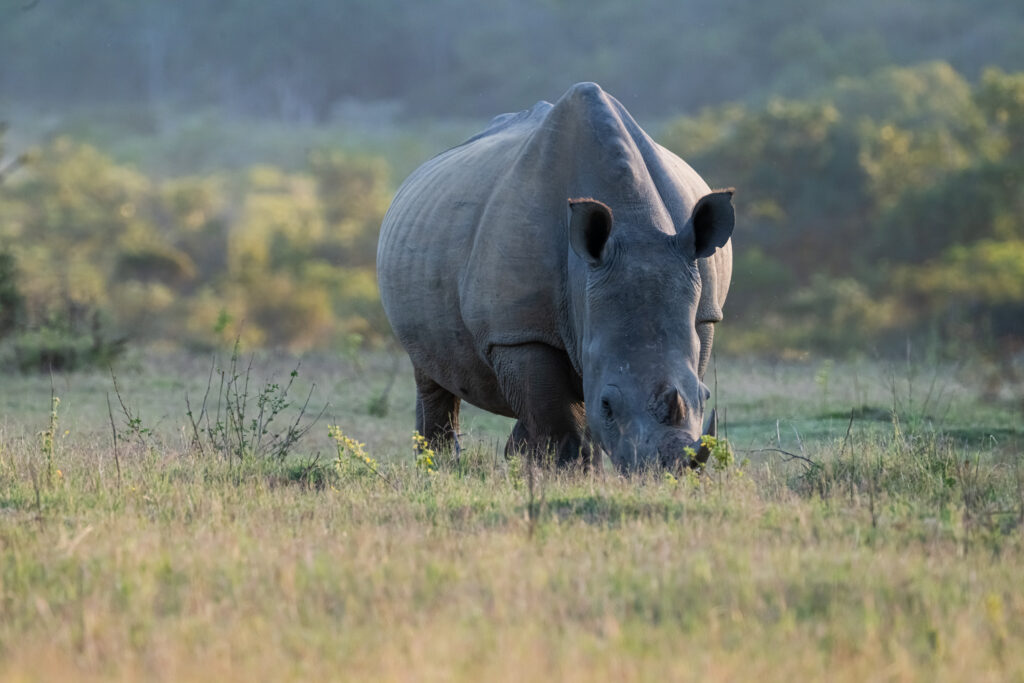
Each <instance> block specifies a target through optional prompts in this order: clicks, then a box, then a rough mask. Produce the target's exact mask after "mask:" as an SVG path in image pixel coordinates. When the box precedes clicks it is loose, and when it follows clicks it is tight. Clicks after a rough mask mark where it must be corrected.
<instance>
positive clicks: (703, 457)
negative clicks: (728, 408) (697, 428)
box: [694, 408, 718, 465]
mask: <svg viewBox="0 0 1024 683" xmlns="http://www.w3.org/2000/svg"><path fill="white" fill-rule="evenodd" d="M704 435H705V436H713V437H715V436H718V414H717V413H716V412H715V409H714V408H712V409H711V415H710V416H709V417H708V426H707V427H705V429H704ZM701 441H703V439H701ZM710 457H711V449H710V448H708V447H707V446H706V445H704V444H703V443H701V444H700V447H699V448H698V449H697V455H696V457H695V458H694V460H695V461H696V463H697V464H698V465H703V464H704V463H706V462H707V461H708V458H710Z"/></svg>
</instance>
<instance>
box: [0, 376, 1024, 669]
mask: <svg viewBox="0 0 1024 683" xmlns="http://www.w3.org/2000/svg"><path fill="white" fill-rule="evenodd" d="M138 360H139V362H138V368H137V369H136V370H134V371H132V370H131V369H130V368H122V369H120V370H119V371H118V384H119V387H120V390H121V393H122V396H123V397H124V398H125V401H126V405H127V406H128V407H129V411H130V412H131V414H132V415H133V416H139V419H140V420H141V421H142V423H143V424H144V425H145V427H143V428H145V429H151V432H148V433H147V434H145V435H144V436H145V438H134V437H132V438H126V439H124V440H122V441H121V442H120V458H119V467H120V470H121V474H120V477H118V475H117V473H116V469H117V467H116V464H115V459H114V455H113V449H112V440H111V427H110V421H109V418H108V414H107V406H106V402H105V394H106V393H107V392H111V393H112V387H111V381H110V378H109V376H104V375H102V374H96V375H70V376H66V377H56V378H55V379H54V391H55V393H56V395H57V396H59V397H60V398H61V402H60V404H59V406H58V408H57V411H58V415H57V418H56V427H55V428H53V429H51V424H52V423H51V414H50V413H51V410H50V408H51V401H50V379H49V378H34V377H32V378H26V377H4V378H3V380H2V381H3V382H4V387H5V390H4V392H3V397H2V398H0V406H2V407H0V410H2V411H3V412H2V414H3V417H2V418H0V678H2V679H4V680H54V679H59V678H63V677H69V678H73V679H76V680H88V679H103V680H107V679H112V678H116V679H158V680H179V679H218V680H234V679H281V678H285V679H297V678H301V679H311V678H329V679H338V678H345V679H366V678H368V679H372V680H393V679H403V680H407V679H417V680H442V679H443V680H450V679H460V680H483V679H487V680H522V679H531V678H532V679H541V680H547V679H553V678H558V679H567V680H594V679H609V678H612V677H616V678H627V679H654V678H665V677H668V678H671V679H680V680H697V679H709V678H710V679H713V680H750V679H755V678H756V679H759V680H765V681H768V680H787V679H789V680H792V679H824V678H826V677H827V678H829V679H830V680H857V681H860V680H865V679H872V680H972V681H985V680H992V681H1003V680H1024V655H1021V652H1024V593H1022V591H1021V590H1020V586H1021V585H1024V569H1022V568H1024V519H1022V515H1024V488H1022V487H1024V471H1022V470H1024V465H1022V464H1021V462H1020V454H1021V448H1020V441H1021V436H1022V435H1021V432H1020V431H1019V428H1018V427H1016V426H1015V425H1017V424H1019V420H1020V414H1019V412H1015V411H1016V410H1018V408H1017V407H1016V406H1014V405H1013V404H1010V403H1006V404H1001V405H981V404H980V403H979V402H978V400H977V399H976V398H975V396H976V395H977V394H976V393H974V392H975V391H976V389H974V388H973V386H972V384H971V381H970V372H969V371H968V372H963V371H961V372H960V373H953V372H952V371H949V372H948V373H947V372H946V370H942V372H943V375H942V376H941V377H940V379H939V381H937V382H936V384H941V386H942V388H943V398H942V399H941V401H936V402H934V404H933V405H932V406H926V405H925V403H926V402H925V401H924V392H922V393H921V395H920V396H919V397H917V398H914V399H913V400H910V399H911V397H912V396H914V394H913V392H914V391H915V390H914V389H913V388H912V385H913V384H914V383H913V382H910V381H908V380H907V379H906V376H899V375H896V374H895V373H894V372H893V371H892V369H891V368H889V367H888V366H886V365H885V364H881V363H861V364H836V365H834V366H832V367H830V369H829V372H830V373H831V377H830V380H829V383H828V395H827V397H826V396H824V395H823V392H822V388H821V384H822V383H821V382H816V381H815V375H816V373H819V371H820V368H819V367H817V366H816V365H814V364H804V365H795V364H794V365H774V366H773V365H771V364H767V363H758V362H753V361H745V362H740V361H735V362H731V363H725V362H724V361H723V362H721V363H720V365H721V367H720V368H719V373H718V375H719V376H718V392H719V394H718V401H719V405H722V406H723V407H728V415H727V418H728V430H729V431H730V439H731V441H732V443H733V445H734V448H735V450H736V451H737V456H738V457H737V460H738V461H739V464H738V465H735V466H732V467H729V468H726V469H724V470H720V471H709V472H707V473H705V474H704V475H703V476H701V477H699V478H696V477H682V478H679V479H678V480H674V479H670V478H667V477H664V476H653V475H652V476H648V477H646V478H640V479H633V480H623V479H620V478H619V477H617V476H614V475H613V474H611V473H610V472H609V473H606V474H605V475H604V476H583V475H579V474H572V473H569V474H557V473H551V472H540V471H534V470H531V469H530V468H529V467H527V466H526V465H525V464H524V463H522V462H519V461H512V462H510V463H506V462H505V461H504V459H503V458H502V457H500V455H499V453H500V448H499V447H496V444H498V442H499V441H501V440H502V439H503V437H504V435H505V433H506V432H505V430H506V429H507V426H508V425H507V422H506V421H504V420H499V419H497V418H493V417H492V416H487V415H485V414H482V413H478V412H475V411H473V410H471V409H467V410H466V411H465V412H466V414H465V423H464V426H463V430H464V431H465V432H467V436H466V437H464V441H465V443H466V448H465V450H464V451H463V453H462V454H461V457H460V459H459V461H458V463H455V462H453V461H452V459H451V457H450V456H448V457H447V458H446V457H445V456H444V455H443V454H439V456H438V460H439V461H440V462H439V463H438V465H439V467H438V471H436V472H428V471H426V469H425V468H417V467H416V465H415V457H416V456H415V454H414V452H413V450H412V441H411V435H412V394H411V380H410V379H409V378H408V376H407V375H408V373H407V372H406V368H405V367H404V366H402V368H403V370H402V372H401V374H400V375H399V377H398V378H397V380H396V382H395V386H394V389H393V391H392V392H391V393H390V394H389V397H390V400H389V401H388V404H389V409H388V410H387V411H385V412H386V414H385V415H381V414H380V412H379V405H378V409H375V410H374V411H371V409H370V406H371V404H372V403H373V401H374V399H375V398H379V394H380V392H381V391H382V389H383V388H384V387H385V386H387V384H388V381H389V372H390V368H391V366H392V362H391V360H390V359H388V358H386V357H383V356H368V357H366V358H362V359H350V360H349V361H344V362H342V361H338V360H336V359H329V358H322V359H317V358H309V359H305V360H304V361H303V364H302V366H301V369H300V371H299V375H298V377H297V378H295V387H294V388H293V392H294V395H295V396H301V397H303V399H304V397H305V396H306V392H307V391H308V390H309V389H310V388H311V385H312V384H313V383H314V382H315V383H316V385H317V389H316V391H314V394H313V398H312V399H311V401H310V405H309V407H308V408H307V412H311V413H312V414H314V415H315V414H316V413H317V412H319V411H320V410H321V409H323V408H324V407H325V404H326V403H327V402H328V400H329V401H330V405H328V406H326V412H325V415H324V418H323V420H322V422H321V423H320V424H318V425H317V427H315V428H314V429H313V431H311V432H310V433H309V434H308V435H307V437H305V438H304V439H303V440H302V441H301V442H300V444H299V445H298V451H297V452H296V453H295V455H294V456H293V458H292V459H291V460H290V461H288V462H286V463H277V462H275V461H274V459H272V458H266V459H257V458H250V459H243V460H242V462H241V463H239V462H238V461H237V460H231V461H229V460H227V459H225V458H222V457H215V456H213V455H211V454H209V453H207V454H206V455H205V456H204V455H200V452H199V451H198V450H197V449H195V448H192V447H190V440H189V431H190V429H191V428H190V427H188V420H187V417H186V416H185V399H184V396H185V394H186V393H188V394H189V395H190V396H192V397H193V398H194V397H195V396H196V395H200V396H201V395H202V394H201V392H202V390H203V389H204V387H205V385H206V382H207V377H208V372H209V359H202V358H199V359H195V358H188V357H173V356H172V357H150V356H146V357H140V358H139V359H138ZM294 365H295V364H294V362H293V361H292V360H291V359H285V358H278V357H273V356H266V357H261V358H259V359H258V360H257V362H256V363H255V364H254V372H257V373H263V375H265V376H266V377H264V376H263V375H261V376H260V377H258V378H255V379H254V383H253V385H254V386H257V387H261V386H264V379H273V376H274V375H275V373H280V377H277V379H283V380H284V381H285V382H286V381H287V380H288V379H289V371H290V370H291V369H292V368H293V367H294ZM936 372H938V371H936ZM819 374H820V373H819ZM709 384H712V382H709ZM927 384H928V382H926V383H925V388H927ZM894 387H895V390H894ZM934 393H935V392H933V395H934ZM894 396H895V399H894ZM887 401H888V402H887ZM894 404H895V405H897V407H898V410H897V411H896V418H895V419H894V418H893V411H892V406H893V405H894ZM911 405H914V406H916V408H913V409H912V408H911V407H910V406H911ZM114 406H115V411H114V416H115V422H116V429H118V430H120V431H122V432H124V433H125V434H127V435H128V436H129V437H131V430H130V429H128V427H129V425H126V424H125V423H126V421H127V420H126V417H125V416H124V415H121V414H120V413H119V412H118V410H117V403H116V399H115V402H114ZM862 406H869V407H871V408H872V410H867V411H864V410H861V409H860V408H861V407H862ZM887 407H888V415H889V418H888V420H884V419H882V418H881V417H880V416H878V415H877V414H876V413H875V412H872V411H873V410H876V409H880V410H885V409H886V408H887ZM371 412H374V415H371V414H370V413H371ZM851 412H853V414H854V418H853V420H852V421H851V419H850V414H851ZM375 415H376V416H375ZM328 425H338V426H339V427H340V428H341V429H343V430H344V433H345V434H346V435H349V436H351V437H354V438H356V439H358V440H360V441H365V442H366V443H367V446H366V451H367V453H368V455H369V456H370V457H372V458H373V459H374V460H375V461H376V463H379V464H377V465H376V466H377V467H378V468H379V469H380V473H381V474H383V475H384V476H377V474H375V473H373V472H370V471H369V470H368V469H367V468H365V467H361V466H360V465H359V463H358V462H356V461H355V460H354V459H353V458H347V459H345V460H343V461H342V462H340V463H336V455H337V449H336V444H335V442H334V441H332V440H331V439H330V438H328V436H327V431H328ZM958 430H959V431H958ZM963 430H967V432H968V433H967V434H966V436H965V435H963V434H961V433H960V431H963ZM47 431H52V433H53V434H55V435H56V438H55V439H54V442H53V445H52V459H53V466H54V468H55V472H54V477H53V482H52V483H47V482H46V481H45V471H46V466H47V465H46V458H47V453H46V452H44V448H43V440H42V439H43V433H44V432H47ZM847 434H848V435H847ZM502 444H503V441H501V443H500V444H498V445H502ZM770 449H775V450H770ZM779 451H785V452H786V453H790V454H792V455H785V454H783V453H779ZM793 456H800V457H799V458H797V457H793ZM801 458H803V459H801Z"/></svg>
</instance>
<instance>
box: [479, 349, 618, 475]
mask: <svg viewBox="0 0 1024 683" xmlns="http://www.w3.org/2000/svg"><path fill="white" fill-rule="evenodd" d="M491 363H492V365H493V367H494V369H495V373H496V374H497V376H498V384H499V385H500V386H501V390H502V393H503V394H504V396H505V400H506V402H507V403H508V405H509V406H510V407H511V408H512V412H513V413H515V415H516V417H517V418H518V420H517V421H516V424H515V426H514V427H513V429H512V434H511V435H510V436H509V439H508V443H507V444H506V446H505V455H506V456H508V455H511V454H512V453H515V452H522V453H526V454H527V455H528V456H529V457H532V458H536V459H539V460H542V459H544V458H546V457H547V456H549V455H553V456H554V460H555V463H556V464H557V465H558V466H559V467H572V466H583V467H584V468H589V467H591V466H592V465H593V463H592V462H591V460H592V457H591V447H590V443H589V440H588V439H587V436H586V435H587V427H586V412H585V411H584V408H583V396H582V394H583V391H582V387H581V386H580V381H579V378H578V377H576V375H575V372H574V371H573V369H572V365H571V364H570V362H569V359H568V358H567V357H566V355H565V352H563V351H560V350H558V349H555V348H553V347H550V346H548V345H546V344H523V345H519V346H495V347H493V348H492V350H491ZM599 466H600V461H598V467H599Z"/></svg>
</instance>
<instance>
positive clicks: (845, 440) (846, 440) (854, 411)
mask: <svg viewBox="0 0 1024 683" xmlns="http://www.w3.org/2000/svg"><path fill="white" fill-rule="evenodd" d="M856 414H857V409H856V408H850V423H849V424H848V425H846V436H845V437H843V447H842V448H840V449H839V459H840V460H842V458H843V454H844V453H846V445H847V444H848V443H850V430H851V429H853V418H854V416H855V415H856Z"/></svg>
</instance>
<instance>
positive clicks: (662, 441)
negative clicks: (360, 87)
mask: <svg viewBox="0 0 1024 683" xmlns="http://www.w3.org/2000/svg"><path fill="white" fill-rule="evenodd" d="M731 195H732V193H731V191H724V192H716V193H712V192H711V190H710V189H709V188H708V186H707V184H706V183H705V182H704V181H703V180H702V179H701V178H700V176H698V175H697V174H696V173H695V172H694V171H693V169H691V168H690V167H689V166H688V165H687V164H686V163H685V162H684V161H683V160H682V159H680V158H678V157H677V156H675V155H674V154H672V153H671V152H669V151H668V150H666V149H664V148H663V147H661V146H659V145H658V144H657V143H655V142H654V141H653V140H651V139H650V138H649V137H648V136H647V134H646V133H644V131H643V130H641V129H640V127H639V126H638V125H637V123H636V122H635V121H634V120H633V118H632V117H631V116H630V115H629V113H628V112H627V111H626V110H625V108H624V107H623V106H622V105H621V104H620V103H619V102H618V101H617V100H615V99H614V98H613V97H611V96H610V95H608V94H607V93H605V92H604V91H603V90H601V88H600V87H599V86H597V85H595V84H593V83H581V84H578V85H575V86H573V87H572V88H570V89H569V91H568V92H567V93H566V94H565V95H563V96H562V98H561V99H559V100H558V102H556V103H555V104H554V105H551V104H549V103H548V102H539V103H537V104H536V105H535V106H534V107H532V108H531V109H529V110H527V111H523V112H520V113H518V114H505V115H503V116H499V117H497V118H496V119H494V120H493V121H492V122H491V123H490V125H489V126H488V127H487V129H485V130H484V131H483V132H482V133H480V134H479V135H477V136H475V137H473V138H471V139H470V140H468V141H467V142H465V143H463V144H462V145H460V146H458V147H455V148H453V149H451V150H448V151H447V152H444V153H443V154H440V155H439V156H437V157H435V158H433V159H431V160H430V161H428V162H427V163H425V164H424V165H423V166H421V167H420V168H419V169H417V170H416V171H415V172H413V174H412V175H411V176H410V177H409V178H408V179H407V180H406V181H405V183H404V184H403V185H402V186H401V188H399V190H398V193H397V195H396V196H395V200H394V202H393V203H392V205H391V208H390V209H389V210H388V213H387V215H386V216H385V218H384V223H383V226H382V228H381V235H380V243H379V245H378V250H377V271H378V279H379V282H380V290H381V298H382V301H383V304H384V309H385V311H386V312H387V315H388V319H389V320H390V321H391V325H392V327H393V329H394V331H395V334H396V335H397V337H398V339H399V341H400V342H401V344H402V345H403V346H404V347H405V349H406V351H407V352H408V353H409V357H410V358H411V359H412V363H413V367H414V369H415V377H416V388H417V401H416V429H417V431H419V432H420V433H421V434H423V435H424V436H426V437H427V438H428V440H429V441H430V442H431V443H432V444H433V445H435V446H438V447H445V446H450V445H451V443H452V440H453V438H454V437H455V435H456V434H457V433H458V412H459V404H460V400H466V401H469V402H470V403H472V404H474V405H477V406H479V407H481V408H484V409H485V410H488V411H491V412H494V413H498V414H500V415H506V416H509V417H514V418H516V420H517V422H516V423H515V426H514V428H513V430H512V435H511V436H510V437H509V442H508V445H507V448H506V452H510V451H512V450H523V451H526V452H528V453H530V454H532V455H534V456H536V455H541V454H543V453H546V452H553V453H554V455H555V457H556V458H557V462H558V463H559V464H561V465H569V464H572V463H578V462H581V463H582V464H584V465H585V466H586V465H588V464H590V463H591V461H593V464H594V465H595V466H599V464H600V457H593V456H594V455H595V454H596V451H594V450H593V447H594V446H597V447H600V448H601V449H603V450H604V451H605V452H607V453H608V454H609V456H610V457H611V459H612V461H613V462H614V463H615V465H616V466H617V467H618V468H619V469H620V470H622V471H624V472H626V471H633V470H637V469H640V468H644V467H649V466H659V467H660V466H668V467H674V466H677V465H678V464H681V463H686V462H687V461H688V457H687V455H686V454H685V452H684V449H685V448H686V447H688V446H691V447H693V446H696V445H697V442H698V440H699V438H700V435H701V433H702V424H703V422H704V419H705V415H704V412H705V411H704V405H705V402H706V401H707V399H708V397H709V392H708V389H707V387H706V386H705V385H704V384H703V382H702V381H701V378H702V377H703V375H704V371H705V369H706V367H707V363H708V358H709V356H710V353H711V344H712V337H713V333H714V324H715V323H717V322H719V321H720V320H721V319H722V304H723V303H724V302H725V298H726V294H727V293H728V289H729V280H730V278H731V275H732V245H731V241H730V236H731V234H732V228H733V210H732V205H731V203H730V200H731ZM705 457H706V454H705Z"/></svg>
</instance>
